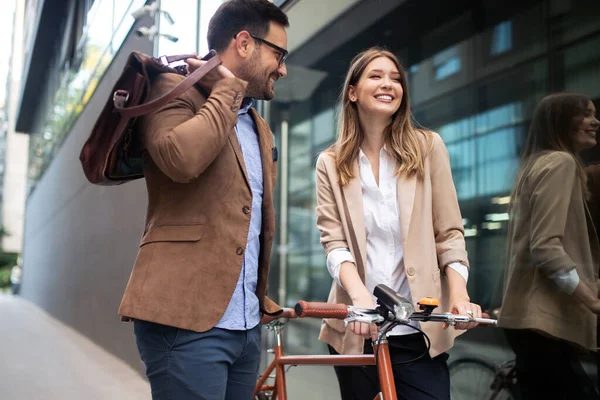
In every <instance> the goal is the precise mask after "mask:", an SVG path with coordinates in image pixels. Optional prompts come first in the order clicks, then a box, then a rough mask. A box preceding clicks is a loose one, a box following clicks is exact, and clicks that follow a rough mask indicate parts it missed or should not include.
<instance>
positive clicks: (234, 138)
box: [229, 128, 250, 189]
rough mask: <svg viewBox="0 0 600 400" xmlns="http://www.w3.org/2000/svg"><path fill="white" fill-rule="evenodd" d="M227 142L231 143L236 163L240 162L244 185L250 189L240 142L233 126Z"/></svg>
mask: <svg viewBox="0 0 600 400" xmlns="http://www.w3.org/2000/svg"><path fill="white" fill-rule="evenodd" d="M229 143H230V144H231V147H232V148H233V151H234V153H235V157H236V158H237V160H238V163H239V164H240V168H241V170H242V174H243V175H244V180H245V181H246V185H248V189H250V180H249V178H248V171H247V170H246V164H245V163H244V155H243V154H242V147H241V146H240V142H239V141H238V138H237V133H236V130H235V128H234V129H233V130H232V131H231V133H230V134H229Z"/></svg>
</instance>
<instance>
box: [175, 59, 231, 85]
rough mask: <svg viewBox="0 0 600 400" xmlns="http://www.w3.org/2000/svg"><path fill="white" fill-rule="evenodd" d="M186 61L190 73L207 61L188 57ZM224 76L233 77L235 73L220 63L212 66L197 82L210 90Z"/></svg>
mask: <svg viewBox="0 0 600 400" xmlns="http://www.w3.org/2000/svg"><path fill="white" fill-rule="evenodd" d="M186 62H187V64H188V69H189V71H190V74H191V73H192V72H194V71H195V70H197V69H198V68H200V67H201V66H203V65H204V64H206V63H207V61H203V60H200V59H198V58H188V59H187V60H186ZM225 78H235V75H233V73H232V72H231V71H230V70H228V69H227V68H225V67H224V66H223V65H222V64H221V65H218V66H217V67H216V68H213V69H212V70H211V71H210V72H209V73H208V74H206V75H204V77H203V78H202V79H200V82H198V84H199V85H200V86H202V87H203V88H204V89H206V90H208V91H210V90H212V88H213V86H214V85H215V84H216V83H217V82H219V81H220V80H221V79H225Z"/></svg>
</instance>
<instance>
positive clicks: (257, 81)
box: [238, 49, 274, 101]
mask: <svg viewBox="0 0 600 400" xmlns="http://www.w3.org/2000/svg"><path fill="white" fill-rule="evenodd" d="M260 66H261V56H260V53H259V51H258V49H256V50H255V51H254V53H253V54H252V57H251V58H250V59H249V60H248V61H247V62H246V63H244V64H243V65H242V66H241V67H240V69H239V72H238V77H239V78H240V79H243V80H245V81H246V82H248V87H247V88H246V97H252V98H253V99H256V100H267V101H268V100H271V99H272V98H273V96H274V94H273V91H272V90H271V88H270V87H269V85H270V82H269V81H270V79H265V77H264V74H263V72H264V71H261V70H260V69H261V67H260Z"/></svg>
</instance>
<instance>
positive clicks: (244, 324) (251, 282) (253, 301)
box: [216, 98, 263, 330]
mask: <svg viewBox="0 0 600 400" xmlns="http://www.w3.org/2000/svg"><path fill="white" fill-rule="evenodd" d="M253 105H254V101H253V100H252V99H251V98H245V99H244V101H243V102H242V105H241V107H240V110H239V111H238V122H237V124H236V126H235V132H236V135H237V138H238V141H239V143H240V147H241V148H242V155H243V157H244V164H246V171H248V179H249V180H250V189H251V190H252V212H251V214H250V229H249V230H248V244H247V245H246V251H245V253H244V260H243V261H242V271H241V273H240V277H239V279H238V282H237V284H236V287H235V291H234V292H233V296H232V298H231V301H230V302H229V305H228V306H227V309H226V310H225V314H224V315H223V318H221V320H220V321H219V322H218V323H217V325H216V327H217V328H222V329H230V330H248V329H252V328H254V327H255V326H256V325H258V324H259V323H260V308H259V304H258V297H257V296H256V293H255V292H256V284H257V281H258V256H259V254H260V231H261V227H262V199H263V172H262V162H261V158H260V146H259V142H258V131H257V130H256V125H255V124H254V120H253V119H252V116H251V115H250V114H249V113H248V111H249V110H250V108H251V107H252V106H253Z"/></svg>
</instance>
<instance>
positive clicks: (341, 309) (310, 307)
mask: <svg viewBox="0 0 600 400" xmlns="http://www.w3.org/2000/svg"><path fill="white" fill-rule="evenodd" d="M294 310H295V311H296V315H297V316H298V317H301V318H304V317H309V318H335V319H346V318H347V317H348V306H347V305H345V304H330V303H321V302H308V301H304V300H300V301H299V302H298V304H296V307H294Z"/></svg>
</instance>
